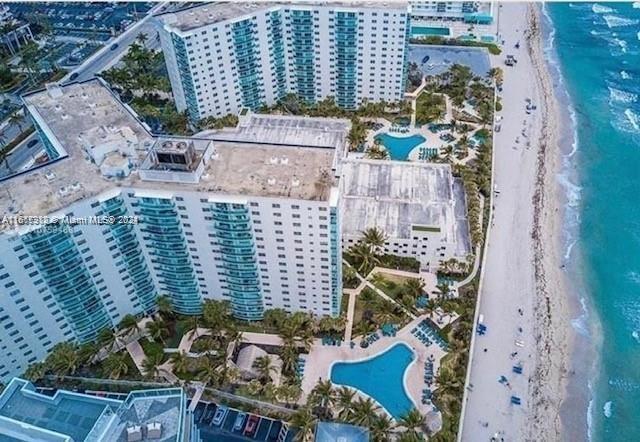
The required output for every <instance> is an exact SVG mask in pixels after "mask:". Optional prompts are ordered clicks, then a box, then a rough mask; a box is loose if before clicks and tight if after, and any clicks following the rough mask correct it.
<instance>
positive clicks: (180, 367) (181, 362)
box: [171, 351, 188, 374]
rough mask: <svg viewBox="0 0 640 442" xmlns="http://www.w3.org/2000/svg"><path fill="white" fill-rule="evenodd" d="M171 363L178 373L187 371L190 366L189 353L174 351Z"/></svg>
mask: <svg viewBox="0 0 640 442" xmlns="http://www.w3.org/2000/svg"><path fill="white" fill-rule="evenodd" d="M171 364H172V365H173V371H174V372H175V373H176V374H181V373H185V372H186V371H187V366H188V359H187V355H186V354H185V353H184V352H182V351H180V352H176V353H173V354H172V355H171Z"/></svg>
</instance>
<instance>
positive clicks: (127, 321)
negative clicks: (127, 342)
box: [118, 314, 141, 335]
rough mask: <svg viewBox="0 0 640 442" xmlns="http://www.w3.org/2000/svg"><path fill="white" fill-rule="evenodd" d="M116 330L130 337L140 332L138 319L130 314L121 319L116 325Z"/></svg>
mask: <svg viewBox="0 0 640 442" xmlns="http://www.w3.org/2000/svg"><path fill="white" fill-rule="evenodd" d="M118 329H119V330H121V331H122V332H123V333H124V334H125V335H131V334H134V333H138V332H140V331H141V329H140V326H139V325H138V318H136V317H135V316H133V315H131V314H128V315H124V316H123V317H122V320H121V321H120V323H119V324H118Z"/></svg>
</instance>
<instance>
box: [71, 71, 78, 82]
mask: <svg viewBox="0 0 640 442" xmlns="http://www.w3.org/2000/svg"><path fill="white" fill-rule="evenodd" d="M78 75H80V74H78V73H77V72H74V73H73V74H71V75H70V76H69V80H71V81H73V80H75V79H76V78H78Z"/></svg>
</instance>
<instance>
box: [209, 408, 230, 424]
mask: <svg viewBox="0 0 640 442" xmlns="http://www.w3.org/2000/svg"><path fill="white" fill-rule="evenodd" d="M228 411H229V409H228V408H227V407H225V406H224V405H221V406H220V407H218V409H217V410H216V414H214V415H213V420H212V421H211V425H215V426H216V427H219V426H220V425H222V421H224V418H225V416H226V415H227V412H228Z"/></svg>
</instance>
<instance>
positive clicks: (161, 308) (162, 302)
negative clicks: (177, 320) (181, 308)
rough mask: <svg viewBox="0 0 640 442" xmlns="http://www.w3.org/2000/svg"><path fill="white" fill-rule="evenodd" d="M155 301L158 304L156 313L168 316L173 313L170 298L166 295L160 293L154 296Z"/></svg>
mask: <svg viewBox="0 0 640 442" xmlns="http://www.w3.org/2000/svg"><path fill="white" fill-rule="evenodd" d="M156 303H157V305H158V313H160V314H161V315H162V316H163V317H165V318H170V317H172V316H173V315H174V313H173V304H172V303H171V298H169V297H168V296H166V295H160V296H158V297H157V298H156Z"/></svg>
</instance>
